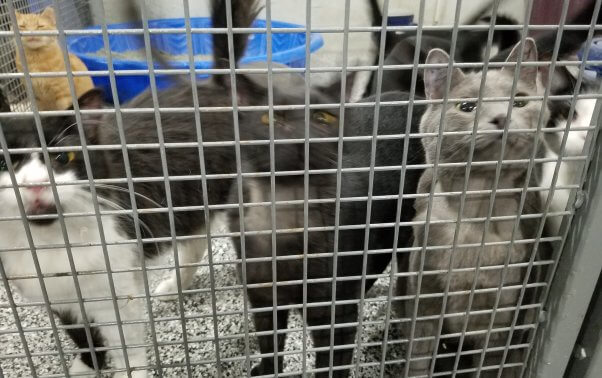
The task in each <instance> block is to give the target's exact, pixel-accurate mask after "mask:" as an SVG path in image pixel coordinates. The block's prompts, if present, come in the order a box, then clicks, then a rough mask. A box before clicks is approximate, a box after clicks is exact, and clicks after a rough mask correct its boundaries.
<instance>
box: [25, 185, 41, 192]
mask: <svg viewBox="0 0 602 378" xmlns="http://www.w3.org/2000/svg"><path fill="white" fill-rule="evenodd" d="M26 189H27V190H29V191H30V192H33V193H35V194H40V193H41V192H42V191H43V190H44V189H46V187H45V186H41V185H36V186H28V187H27V188H26Z"/></svg>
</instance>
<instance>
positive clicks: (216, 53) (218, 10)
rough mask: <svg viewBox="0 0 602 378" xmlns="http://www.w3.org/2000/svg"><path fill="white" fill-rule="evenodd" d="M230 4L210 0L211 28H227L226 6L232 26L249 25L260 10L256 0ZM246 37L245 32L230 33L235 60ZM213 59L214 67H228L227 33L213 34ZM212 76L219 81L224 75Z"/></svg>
mask: <svg viewBox="0 0 602 378" xmlns="http://www.w3.org/2000/svg"><path fill="white" fill-rule="evenodd" d="M230 5H231V7H228V4H227V1H226V0H211V21H212V27H213V28H221V29H226V28H228V18H227V16H228V10H229V9H228V8H230V9H231V12H230V15H231V20H232V22H231V27H232V28H248V27H250V26H251V24H252V23H253V21H254V20H255V18H256V17H257V14H258V13H259V11H260V10H261V7H260V6H259V4H258V1H257V0H231V1H230ZM248 39H249V35H248V34H246V33H233V34H232V47H233V50H234V56H233V57H234V59H235V61H236V62H238V61H239V60H240V58H242V56H243V54H244V52H245V48H246V47H247V41H248ZM213 61H214V68H218V69H219V68H230V53H229V44H228V34H226V33H217V34H213ZM214 78H215V80H216V81H218V82H219V81H222V80H223V79H224V78H225V77H224V76H223V75H215V76H214Z"/></svg>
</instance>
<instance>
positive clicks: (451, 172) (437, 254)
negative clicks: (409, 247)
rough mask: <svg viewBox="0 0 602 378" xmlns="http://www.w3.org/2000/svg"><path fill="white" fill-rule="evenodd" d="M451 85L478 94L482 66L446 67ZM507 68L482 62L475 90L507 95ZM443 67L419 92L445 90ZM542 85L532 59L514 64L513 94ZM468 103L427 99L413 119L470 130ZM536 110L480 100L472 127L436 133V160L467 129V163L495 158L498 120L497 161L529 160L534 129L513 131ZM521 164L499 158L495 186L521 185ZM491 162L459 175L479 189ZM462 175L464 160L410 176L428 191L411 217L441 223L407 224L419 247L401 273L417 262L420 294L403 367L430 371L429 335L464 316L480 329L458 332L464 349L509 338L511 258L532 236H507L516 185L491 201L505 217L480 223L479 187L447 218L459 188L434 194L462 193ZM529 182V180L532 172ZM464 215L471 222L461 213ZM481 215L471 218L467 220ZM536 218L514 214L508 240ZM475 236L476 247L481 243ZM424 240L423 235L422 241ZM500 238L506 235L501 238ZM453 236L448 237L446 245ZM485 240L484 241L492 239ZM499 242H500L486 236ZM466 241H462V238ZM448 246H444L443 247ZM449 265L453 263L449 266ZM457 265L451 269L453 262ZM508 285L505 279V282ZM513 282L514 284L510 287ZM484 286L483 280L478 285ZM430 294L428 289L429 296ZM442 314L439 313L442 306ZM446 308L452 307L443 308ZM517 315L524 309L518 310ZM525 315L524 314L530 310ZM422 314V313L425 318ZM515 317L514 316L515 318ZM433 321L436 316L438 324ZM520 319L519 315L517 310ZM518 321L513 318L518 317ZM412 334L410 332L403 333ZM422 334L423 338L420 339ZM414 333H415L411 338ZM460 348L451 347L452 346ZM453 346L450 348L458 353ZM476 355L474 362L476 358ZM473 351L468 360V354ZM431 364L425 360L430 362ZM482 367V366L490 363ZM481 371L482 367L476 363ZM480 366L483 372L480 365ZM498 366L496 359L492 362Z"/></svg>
mask: <svg viewBox="0 0 602 378" xmlns="http://www.w3.org/2000/svg"><path fill="white" fill-rule="evenodd" d="M519 49H520V46H519V45H516V46H515V47H514V49H513V50H512V52H511V54H510V56H509V57H508V60H507V61H510V62H514V61H516V60H517V56H518V54H519ZM536 50H537V48H536V45H535V42H534V41H533V40H532V39H526V41H525V45H524V51H523V57H522V58H523V59H522V61H523V62H532V61H537V51H536ZM448 62H449V56H448V55H447V53H445V52H444V51H443V50H439V49H435V50H432V51H431V52H430V53H429V55H428V57H427V60H426V63H427V64H436V63H439V64H441V63H445V64H447V63H448ZM451 75H452V76H451V86H450V91H449V98H452V99H458V98H459V99H461V98H476V97H478V96H479V87H480V82H481V78H482V72H473V73H463V72H462V71H461V70H460V69H458V68H454V69H453V71H452V73H451ZM513 75H514V67H507V68H506V67H505V68H503V69H500V70H489V71H488V72H487V78H486V86H485V89H484V93H482V96H483V97H509V96H510V92H511V88H512V82H513ZM447 78H448V77H447V67H443V68H427V69H426V70H425V93H426V94H427V97H428V98H429V99H441V98H443V96H444V91H445V85H446V80H447ZM543 92H544V89H543V87H542V85H541V83H540V81H539V79H538V69H537V67H529V66H527V67H525V66H523V67H522V68H521V70H520V77H519V81H518V86H517V97H523V96H540V95H542V94H543ZM509 106H513V107H514V108H513V109H512V115H511V119H506V115H507V110H508V107H509ZM476 111H477V109H476V102H473V101H472V100H466V101H463V102H459V103H454V102H452V101H450V102H449V103H448V104H447V106H446V108H443V106H442V104H432V105H429V106H428V108H427V110H426V112H425V114H424V116H423V117H422V120H421V124H420V131H421V132H423V133H438V132H439V128H440V120H441V115H442V112H444V117H445V126H444V127H445V129H444V132H454V131H455V132H458V131H471V130H472V129H473V125H474V121H475V113H476ZM540 111H542V104H541V101H527V100H521V99H520V98H518V99H516V100H515V101H514V102H513V104H509V102H508V101H502V102H485V101H484V102H482V103H481V105H480V109H479V115H478V129H477V130H478V131H477V134H476V135H470V134H463V135H458V134H452V135H449V134H448V135H444V136H443V138H442V140H441V153H440V157H439V162H440V163H458V162H466V161H467V159H468V155H469V152H470V145H471V140H472V138H475V139H476V140H475V145H474V155H473V162H475V163H476V162H484V161H497V160H498V159H499V157H500V153H501V151H502V144H503V143H502V130H504V128H505V127H507V128H508V130H509V132H508V135H507V143H506V146H505V149H504V155H503V159H504V160H515V159H528V158H529V157H530V156H531V154H532V153H533V149H534V148H538V146H536V145H535V144H534V136H535V133H529V132H516V131H517V130H518V129H531V130H533V129H535V128H536V127H537V121H538V117H539V113H540ZM543 111H545V114H544V117H545V118H546V120H547V118H548V117H549V111H548V108H547V106H545V107H543ZM423 145H424V148H425V151H426V159H427V162H428V163H433V162H434V161H435V156H436V149H437V137H425V138H424V139H423ZM526 171H527V164H503V165H502V168H501V172H500V176H499V182H498V183H497V188H498V189H510V188H522V187H523V185H524V183H525V179H526ZM495 172H496V165H495V164H493V165H478V164H477V165H473V166H472V167H471V169H470V175H469V180H468V191H483V190H485V191H488V190H492V189H494V185H495ZM464 181H465V166H461V167H449V166H448V167H439V168H438V171H437V173H436V176H434V171H433V168H428V169H426V170H425V172H424V174H423V176H422V177H421V179H420V182H419V184H418V192H419V193H430V191H431V189H433V188H432V185H434V194H435V195H434V197H431V198H428V197H427V198H418V199H416V202H415V207H416V217H415V219H414V220H415V221H421V222H424V221H430V222H437V221H447V222H448V223H431V224H430V227H429V229H428V234H427V235H425V225H424V224H418V225H415V226H414V237H415V239H414V246H415V247H416V246H421V247H424V249H423V250H421V251H415V252H412V253H411V255H410V262H409V270H410V272H419V271H421V270H422V271H423V275H422V277H421V279H419V278H418V276H414V278H413V279H410V280H409V281H410V282H409V284H408V286H409V289H408V290H409V294H411V295H421V296H424V295H425V294H426V295H427V296H426V297H421V298H420V299H419V301H418V302H417V306H418V307H417V310H418V316H419V318H422V319H420V320H417V321H416V323H415V329H414V332H413V335H408V337H410V338H411V337H413V338H414V342H413V345H412V346H410V347H411V348H412V354H411V355H410V356H409V357H410V358H411V361H410V372H411V374H410V375H411V376H420V375H425V374H427V375H428V374H429V371H431V369H434V368H435V366H434V365H435V362H436V361H435V358H434V357H436V352H437V347H438V346H437V345H435V342H434V339H435V337H436V336H437V335H438V333H439V328H440V327H441V328H442V329H441V334H442V335H445V334H453V333H460V332H462V330H463V328H464V323H465V322H467V327H466V330H467V331H471V332H474V331H482V332H481V333H472V334H471V335H470V336H466V339H465V341H464V344H465V345H464V348H463V351H466V350H468V349H470V350H473V349H481V348H493V347H500V346H504V345H505V344H506V341H507V339H508V337H511V336H510V335H509V334H508V332H507V331H506V330H499V329H500V328H504V327H509V326H510V325H511V323H512V321H513V317H514V314H515V311H514V307H515V306H519V305H521V304H520V303H518V300H519V293H520V285H522V284H523V282H524V281H525V278H526V277H525V275H526V269H525V268H524V267H523V266H519V267H517V266H516V265H515V264H519V263H524V262H527V261H529V259H530V257H531V254H532V252H533V251H532V249H533V244H532V243H527V242H518V243H513V244H512V245H510V246H509V245H508V243H507V242H508V241H510V240H511V239H512V234H513V228H514V225H515V221H516V219H515V217H516V215H517V213H518V211H519V204H520V198H521V193H520V192H519V193H514V192H511V193H507V192H503V193H499V192H498V193H496V196H495V200H494V203H493V206H492V213H491V216H492V217H502V216H511V217H512V218H510V219H508V218H506V219H504V220H495V219H493V220H491V221H490V223H489V224H488V225H487V226H486V222H485V221H484V219H485V218H486V217H487V216H488V212H489V208H490V194H489V193H485V194H483V193H478V194H470V193H469V194H467V195H466V202H465V205H464V210H463V213H462V214H461V217H460V219H461V221H460V224H459V225H457V224H456V220H457V218H458V212H459V210H460V196H457V195H455V196H453V195H447V196H441V194H442V193H449V192H462V191H463V188H464ZM533 181H535V180H533ZM429 201H432V212H431V217H430V219H427V207H428V202H429ZM540 207H541V206H540V198H539V197H538V195H537V194H535V193H533V192H529V193H528V194H527V198H526V201H525V204H524V208H523V209H522V214H531V213H537V212H539V211H540ZM469 218H470V219H471V220H470V221H469V220H468V219H469ZM474 218H480V219H474ZM538 224H539V219H521V220H520V222H519V224H518V228H517V230H516V234H515V235H514V239H515V240H517V241H520V240H524V239H530V238H533V237H535V234H536V231H537V226H538ZM457 226H458V227H459V230H458V233H457V240H454V233H455V231H456V227H457ZM483 235H485V236H484V242H485V243H487V245H485V246H480V245H481V241H482V238H483ZM424 242H426V244H423V243H424ZM503 242H506V243H505V244H504V243H503ZM454 243H455V244H454ZM492 243H493V245H492ZM495 243H500V244H495ZM467 244H469V245H471V246H470V247H461V245H467ZM449 246H453V247H451V248H450V247H449ZM546 248H547V246H545V245H540V246H539V252H543V251H542V250H545V249H546ZM478 260H480V266H481V270H480V271H479V273H478V276H477V277H476V286H475V289H476V290H480V292H477V294H475V295H474V298H473V303H472V306H470V308H469V294H468V293H469V292H470V290H471V288H472V286H473V281H474V280H475V273H474V272H475V268H476V267H477V265H478V264H477V262H478ZM507 263H510V264H511V265H510V266H508V268H507V270H506V271H505V273H504V275H505V276H504V277H503V287H504V289H502V292H501V293H500V292H499V290H498V286H500V285H501V284H502V283H501V281H500V280H501V279H502V275H503V273H502V267H503V266H504V264H507ZM450 269H452V271H451V272H450ZM458 270H460V271H458ZM448 285H449V294H450V295H449V296H447V297H446V298H445V299H444V298H442V296H441V295H439V296H437V295H434V296H433V295H432V294H436V293H439V294H442V293H444V292H445V290H446V287H447V286H448ZM513 285H514V288H509V286H513ZM517 287H518V288H517ZM484 289H490V290H488V291H483V290H484ZM428 294H431V295H428ZM534 294H535V293H533V292H531V291H527V292H526V293H525V299H523V302H522V304H525V302H528V301H529V299H528V298H532V297H533V295H534ZM498 295H499V302H498V303H497V305H498V310H497V311H496V312H495V314H494V315H493V316H494V320H493V330H494V331H493V332H492V333H491V334H490V336H489V340H488V342H487V343H486V330H487V329H488V326H489V323H490V320H491V316H492V314H491V310H493V309H494V306H495V305H496V297H497V296H498ZM414 306H415V301H414V300H410V301H408V311H409V312H408V313H409V314H413V313H414V310H415V307H414ZM443 306H444V307H445V310H444V313H445V314H446V316H445V318H444V319H443V318H442V316H441V313H442V312H443ZM479 310H481V311H483V310H489V312H487V311H485V312H484V313H480V314H478V315H475V314H471V315H470V316H469V317H468V319H467V315H466V314H467V313H468V311H479ZM451 314H454V315H451ZM521 315H524V314H522V313H521ZM529 315H530V314H529ZM425 317H428V318H426V319H425ZM520 319H521V318H519V322H521V320H520ZM440 322H442V324H440ZM522 322H523V324H524V322H528V320H527V319H526V318H524V317H522ZM519 324H520V323H519ZM410 333H411V332H410ZM514 336H515V337H520V336H522V334H521V332H520V331H518V330H515V331H514ZM425 338H426V339H425ZM416 339H418V340H416ZM443 340H444V341H445V342H446V344H451V343H453V342H454V340H455V338H454V337H451V336H450V337H445V338H444V339H443ZM459 352H460V351H459ZM459 352H458V353H459ZM519 354H520V350H518V352H517V353H514V352H511V353H510V354H509V356H508V359H507V361H511V360H512V361H514V362H515V361H516V360H517V359H518V358H519V357H520V356H519ZM482 357H483V358H484V360H483V361H480V359H481V358H482ZM470 359H472V361H470ZM464 360H469V361H470V362H469V363H468V366H467V368H472V369H475V368H477V367H478V366H482V367H483V368H484V369H485V370H487V366H491V365H496V364H499V363H500V362H501V352H493V351H487V352H486V354H485V355H484V356H483V355H482V354H481V352H478V353H476V354H469V356H468V358H466V359H459V360H458V361H457V362H460V363H462V365H461V367H466V366H464V365H465V363H466V361H464ZM431 364H432V365H433V366H431ZM489 369H491V367H490V368H489ZM483 373H484V372H483ZM483 373H482V374H483ZM495 373H496V374H497V367H496V368H495ZM518 373H519V371H518V370H516V371H515V370H513V369H512V368H504V369H503V371H502V374H503V376H514V375H518Z"/></svg>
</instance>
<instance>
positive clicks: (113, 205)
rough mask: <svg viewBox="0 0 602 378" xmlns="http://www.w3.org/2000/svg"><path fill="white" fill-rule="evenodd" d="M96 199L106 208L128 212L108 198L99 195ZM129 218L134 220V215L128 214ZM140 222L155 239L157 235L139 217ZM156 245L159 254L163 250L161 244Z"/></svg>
mask: <svg viewBox="0 0 602 378" xmlns="http://www.w3.org/2000/svg"><path fill="white" fill-rule="evenodd" d="M96 198H97V199H98V200H99V201H100V202H101V203H102V204H103V205H105V206H108V207H110V208H112V209H113V210H126V211H127V210H128V209H127V208H125V207H123V206H120V205H119V204H118V203H116V202H115V201H112V200H109V199H108V198H105V197H103V196H100V195H97V196H96ZM127 216H128V217H130V218H132V219H134V217H133V215H132V214H127ZM138 222H140V226H142V228H144V230H145V231H146V232H148V234H149V236H150V237H151V238H154V237H155V235H154V234H153V232H152V231H151V229H150V227H149V226H148V225H147V224H146V223H145V222H144V221H143V220H142V219H140V217H138ZM153 244H154V245H155V248H156V250H157V253H160V252H161V249H160V248H159V244H158V243H157V242H154V243H153Z"/></svg>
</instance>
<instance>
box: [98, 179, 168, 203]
mask: <svg viewBox="0 0 602 378" xmlns="http://www.w3.org/2000/svg"><path fill="white" fill-rule="evenodd" d="M94 186H95V187H96V188H101V189H108V190H115V191H119V192H124V193H130V191H129V190H127V189H126V188H122V187H120V186H117V185H110V184H94ZM134 195H135V196H136V197H139V198H142V199H144V200H146V201H148V202H150V203H151V204H153V205H154V206H155V207H163V206H162V205H161V204H159V203H157V202H156V201H154V200H153V199H152V198H149V197H147V196H145V195H144V194H140V193H138V192H134Z"/></svg>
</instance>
